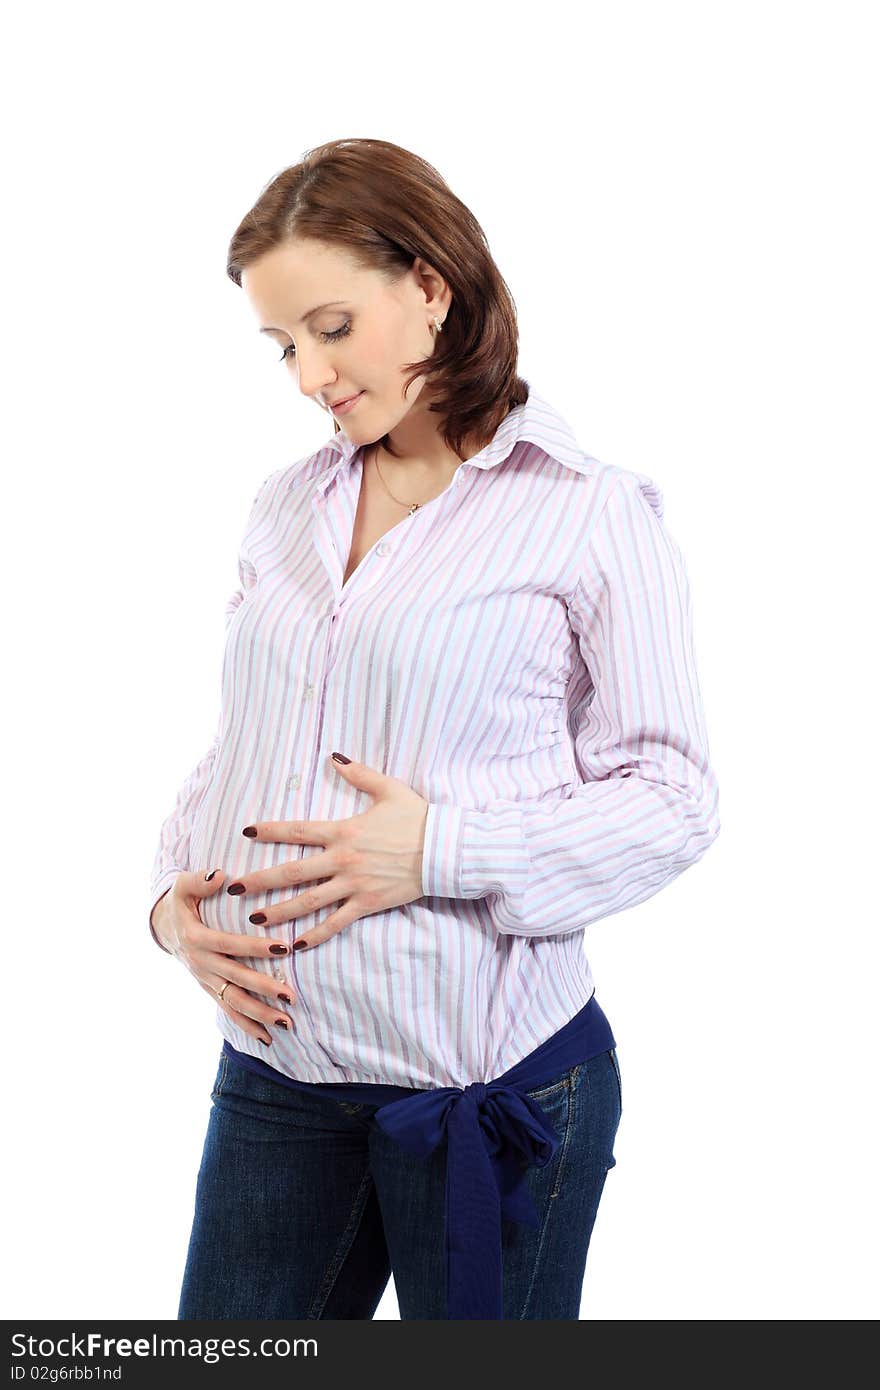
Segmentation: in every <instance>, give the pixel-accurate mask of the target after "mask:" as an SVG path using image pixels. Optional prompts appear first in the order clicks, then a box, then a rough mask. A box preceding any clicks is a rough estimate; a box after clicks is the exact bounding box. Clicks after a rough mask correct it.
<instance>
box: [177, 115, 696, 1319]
mask: <svg viewBox="0 0 880 1390" xmlns="http://www.w3.org/2000/svg"><path fill="white" fill-rule="evenodd" d="M227 271H228V274H229V276H230V278H231V279H232V280H233V281H234V283H235V284H236V285H238V286H240V287H241V289H242V290H243V292H244V293H245V295H246V297H247V300H248V302H249V304H250V306H251V307H252V308H253V310H254V314H255V317H256V320H257V328H258V331H259V333H260V334H261V335H262V340H263V341H265V342H271V343H272V344H274V345H275V349H276V351H277V356H278V360H279V362H280V363H283V364H284V367H283V368H282V370H285V371H287V372H289V373H290V375H291V377H292V378H293V381H294V383H295V385H296V386H297V387H298V389H299V390H300V391H301V392H302V393H303V394H304V395H305V396H306V397H307V398H308V399H309V400H310V401H313V402H314V403H315V404H316V405H317V406H318V407H319V408H321V409H323V410H325V411H327V412H328V414H329V415H330V416H331V417H332V418H333V421H334V433H333V436H332V437H331V438H330V439H328V441H327V443H326V444H324V445H323V446H322V447H321V448H320V449H318V450H317V451H316V452H313V453H310V454H309V455H308V456H306V457H304V458H300V459H299V460H298V461H297V462H295V463H293V464H291V465H290V466H288V467H284V468H281V469H279V470H278V471H276V472H274V473H272V474H271V475H270V476H269V477H268V478H266V479H265V481H264V482H263V483H262V484H261V486H260V488H259V490H258V492H257V495H256V497H255V499H254V502H253V507H252V510H251V513H250V517H249V519H248V521H247V525H246V528H245V531H244V537H243V541H242V545H241V550H240V554H239V576H240V587H239V588H238V589H237V590H236V592H235V594H234V595H233V597H232V599H231V601H230V603H229V606H228V609H227V631H226V648H225V654H224V661H223V672H222V701H221V712H220V721H219V728H218V730H217V734H216V737H215V739H214V741H213V743H212V745H211V747H210V749H209V750H208V752H207V753H206V755H205V756H204V757H203V758H202V759H201V761H200V762H199V763H198V764H197V766H196V767H195V768H194V770H193V771H192V773H191V774H190V775H189V777H188V778H187V780H186V781H185V782H184V784H183V786H182V787H181V789H180V791H179V793H178V795H177V799H176V803H175V805H174V808H173V810H172V811H171V814H170V815H169V816H168V818H167V819H166V821H165V823H164V825H163V826H162V829H161V834H160V839H159V846H158V850H157V853H156V859H155V865H154V870H153V876H152V882H151V885H150V907H151V913H150V926H151V929H152V930H153V933H154V936H155V938H156V940H157V942H158V944H159V945H160V946H161V947H162V948H163V949H164V950H166V951H168V952H169V953H170V954H171V955H173V956H176V957H177V959H178V960H179V961H180V962H181V963H182V964H183V965H184V966H185V967H186V968H187V969H188V970H189V971H190V972H191V974H192V975H193V976H194V977H195V979H196V981H197V982H198V983H199V985H200V986H201V987H202V989H203V990H205V991H206V992H207V993H209V994H210V995H211V997H212V998H213V999H214V1001H215V1004H216V1016H217V1023H218V1025H219V1028H220V1032H221V1034H222V1036H223V1044H222V1050H221V1053H220V1058H219V1065H218V1069H217V1073H216V1078H215V1081H214V1086H213V1090H212V1096H211V1098H212V1107H211V1113H210V1117H209V1122H208V1129H207V1135H206V1138H205V1146H204V1152H203V1156H202V1162H201V1166H200V1169H199V1173H198V1179H197V1183H196V1195H195V1212H194V1219H193V1226H192V1233H191V1236H190V1242H189V1250H188V1256H187V1261H186V1268H185V1271H184V1276H183V1286H182V1289H181V1295H180V1305H179V1311H178V1317H179V1318H199V1319H201V1318H243V1319H251V1318H256V1319H268V1318H272V1319H277V1318H294V1319H297V1318H371V1317H372V1316H373V1315H374V1313H375V1310H376V1307H377V1305H378V1303H379V1300H380V1299H381V1297H382V1293H383V1291H384V1289H385V1287H386V1285H387V1283H388V1280H389V1278H390V1277H391V1276H392V1275H393V1277H394V1285H395V1291H396V1294H397V1299H398V1304H399V1307H400V1315H401V1318H407V1319H424V1318H431V1319H435V1318H445V1319H462V1318H492V1319H500V1318H505V1319H507V1318H510V1319H513V1318H516V1319H520V1318H530V1319H534V1318H541V1319H560V1318H563V1319H577V1318H578V1317H579V1316H581V1293H582V1285H583V1279H584V1274H585V1269H586V1259H587V1250H588V1246H589V1242H590V1236H591V1232H592V1230H593V1225H594V1221H595V1219H596V1214H597V1210H598V1206H599V1200H600V1197H601V1195H602V1191H603V1188H604V1185H605V1180H606V1176H607V1174H608V1172H609V1170H610V1169H611V1168H612V1167H613V1166H614V1163H615V1158H614V1153H613V1145H614V1140H615V1136H616V1133H617V1129H618V1124H619V1121H620V1116H621V1084H620V1083H621V1078H620V1069H619V1064H618V1058H617V1049H616V1042H615V1038H614V1036H613V1034H612V1031H611V1027H610V1024H609V1022H608V1020H607V1018H606V1017H605V1015H604V1013H603V1012H602V1010H601V1008H600V1006H599V1003H598V1000H597V998H596V993H595V984H594V981H593V977H592V974H591V970H590V966H589V962H588V960H587V958H586V955H585V953H584V930H585V928H586V927H587V926H589V925H590V924H591V923H593V922H596V921H598V920H600V919H601V918H603V917H608V916H610V915H611V914H613V913H618V912H621V911H622V910H624V909H626V908H631V907H633V906H634V905H636V904H638V903H640V902H643V901H644V900H645V899H647V898H649V897H651V896H652V895H653V894H654V893H657V892H658V891H659V890H660V889H661V888H663V887H664V885H666V884H667V883H670V882H671V881H672V880H673V879H675V878H676V877H677V875H679V874H680V873H682V871H683V870H685V869H686V868H687V867H688V866H689V865H690V864H693V863H695V862H696V861H697V860H699V859H700V858H701V856H702V855H703V854H704V853H705V851H706V850H707V849H708V847H709V845H710V844H711V843H712V842H713V840H714V839H715V838H716V836H717V835H718V833H719V826H720V822H719V814H718V790H717V783H716V779H715V776H714V774H713V771H712V768H711V766H710V762H709V752H708V742H707V736H706V729H705V725H704V716H703V711H702V707H701V700H700V693H699V684H698V679H697V671H696V666H695V660H694V650H693V636H692V630H691V601H690V593H689V585H688V578H687V573H686V569H685V564H684V560H683V557H682V555H681V552H680V550H679V548H678V546H677V544H676V542H675V541H674V540H673V538H672V537H671V535H670V533H669V531H668V530H667V528H666V527H665V525H664V522H663V502H662V496H661V492H660V490H659V488H658V487H657V485H656V484H655V483H654V482H653V481H652V479H651V478H650V477H649V476H647V475H646V474H643V473H640V472H638V473H637V472H632V471H629V470H626V469H622V468H619V467H616V466H615V465H613V464H606V463H603V462H600V461H599V460H598V459H597V458H594V457H593V456H591V455H590V454H588V453H585V452H584V450H582V449H581V448H579V446H578V444H577V441H576V439H575V437H574V435H573V434H572V431H571V429H570V428H569V426H568V425H567V423H566V421H565V419H564V418H563V417H562V415H560V414H559V413H558V412H557V410H556V409H555V408H554V407H553V406H552V405H551V404H550V403H549V402H548V401H547V400H545V399H543V398H542V397H541V396H539V395H538V394H537V393H536V392H535V391H534V390H532V389H531V388H530V386H529V383H528V382H526V381H524V380H523V379H522V378H521V377H519V376H518V375H517V328H516V315H515V309H514V305H513V301H512V299H511V297H510V294H509V292H508V290H507V287H506V285H505V283H504V280H503V279H502V277H501V274H500V272H499V270H498V268H497V266H496V265H495V263H494V261H493V259H492V257H491V255H490V253H489V250H488V246H487V243H486V239H485V237H484V235H483V232H482V231H481V229H480V227H479V225H478V224H477V222H476V221H475V219H474V217H473V216H472V214H471V213H470V212H469V210H468V209H467V208H466V207H465V206H464V204H463V203H462V202H460V201H459V199H458V198H456V197H455V195H454V194H453V193H452V192H451V191H450V189H449V187H448V186H447V184H446V183H445V182H444V180H443V179H442V178H441V177H440V175H439V174H438V173H437V171H436V170H435V169H433V168H432V167H431V166H430V165H429V164H426V163H425V162H424V161H423V160H421V159H419V158H418V157H417V156H415V155H414V154H412V153H410V152H409V151H407V150H404V149H401V148H400V147H399V146H396V145H393V144H389V143H387V142H384V141H380V140H338V141H333V142H330V143H329V144H327V145H324V146H321V147H319V148H318V149H316V150H313V151H311V152H309V154H308V155H307V156H306V157H305V158H304V159H303V161H302V162H301V163H300V164H298V165H296V166H294V167H292V168H289V169H286V170H284V171H283V172H282V173H281V174H279V175H278V176H277V177H276V178H275V179H273V180H272V182H271V183H269V184H268V185H267V186H266V188H265V189H264V191H263V192H262V193H261V195H260V197H259V199H258V201H257V203H256V204H255V206H254V207H253V208H252V209H251V211H250V212H249V213H248V214H247V216H246V217H245V218H244V219H243V221H242V222H241V224H240V226H239V227H238V229H237V230H236V232H235V235H234V236H233V239H232V242H231V245H230V249H229V256H228V266H227ZM576 298H577V284H576V282H574V283H573V284H572V303H571V304H569V305H566V306H565V307H564V310H563V312H564V316H565V319H566V321H568V320H570V318H571V316H572V314H578V313H579V312H580V307H579V306H578V304H577V303H576Z"/></svg>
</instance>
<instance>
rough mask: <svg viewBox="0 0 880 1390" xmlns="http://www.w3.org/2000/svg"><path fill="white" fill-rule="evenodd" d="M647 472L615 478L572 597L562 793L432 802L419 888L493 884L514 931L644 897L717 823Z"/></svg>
mask: <svg viewBox="0 0 880 1390" xmlns="http://www.w3.org/2000/svg"><path fill="white" fill-rule="evenodd" d="M639 479H640V475H637V474H635V473H634V472H632V471H626V472H624V473H622V475H621V477H620V478H619V479H617V480H616V481H615V483H614V485H613V487H612V490H611V492H610V494H609V497H608V499H607V501H606V503H605V505H604V507H603V510H602V512H601V514H600V516H599V519H598V521H597V523H596V524H595V526H594V527H593V528H592V531H591V538H590V542H589V545H588V546H587V549H586V553H585V555H584V559H583V563H582V565H581V567H580V574H579V577H578V582H577V584H576V586H575V589H574V591H573V592H572V594H571V595H570V596H569V600H568V606H569V621H570V624H571V628H572V631H573V633H574V634H575V636H576V639H577V643H578V647H579V651H580V656H581V658H582V659H583V661H584V663H585V665H586V668H587V671H588V673H589V676H590V678H591V679H590V681H589V682H587V683H586V684H587V694H586V695H585V698H584V700H583V701H582V702H581V704H580V706H579V708H578V709H577V710H576V711H575V714H574V752H575V762H576V765H577V768H578V772H579V775H580V778H581V781H580V784H579V785H578V786H576V788H575V790H574V791H573V793H572V794H571V795H570V796H569V797H568V798H567V799H563V800H555V801H552V800H539V801H530V800H526V801H507V800H504V801H497V802H494V803H492V804H491V805H490V806H488V807H486V808H485V809H482V810H473V809H470V808H464V807H460V806H455V805H443V804H435V803H431V804H430V805H429V808H428V813H427V819H426V822H425V837H424V850H423V859H422V890H423V893H424V894H425V896H428V897H430V896H433V895H437V896H441V897H453V898H482V897H485V898H487V899H488V905H489V911H490V914H491V918H492V921H493V923H494V924H495V926H496V927H497V929H498V931H499V932H502V933H505V934H508V935H512V936H551V935H559V934H562V933H564V932H571V931H576V930H580V929H581V928H583V927H585V926H587V925H588V924H589V923H590V922H595V921H598V920H599V919H600V918H602V917H607V916H609V915H611V914H612V913H615V912H621V911H623V910H624V909H625V908H628V907H634V906H635V905H636V904H637V903H640V902H643V901H644V900H645V899H646V898H649V897H651V896H652V895H653V894H654V893H657V892H659V890H660V889H661V888H663V887H664V886H665V885H666V884H667V883H670V882H671V881H672V880H673V879H674V878H676V877H677V876H678V875H679V874H680V873H682V872H683V871H684V870H685V869H686V868H687V867H688V866H689V865H690V864H694V863H696V861H697V860H698V859H700V858H701V857H702V855H703V854H704V853H705V852H706V850H707V849H708V847H709V845H710V844H712V842H713V840H715V838H716V837H717V835H718V833H719V831H720V819H719V812H718V787H717V781H716V777H715V774H714V772H713V770H712V767H711V766H710V762H709V746H708V739H707V735H706V729H705V723H704V715H703V709H702V701H701V696H700V689H699V683H698V679H697V670H696V664H695V660H694V644H693V624H692V609H691V597H690V586H689V581H688V575H687V571H686V567H685V562H684V559H683V557H682V554H681V552H680V550H679V548H678V546H677V544H676V542H675V541H674V540H673V538H672V537H671V536H670V534H669V532H668V530H667V529H666V527H665V526H664V524H663V522H662V520H661V516H662V504H661V512H660V514H658V510H655V508H654V507H653V506H652V504H651V502H650V501H649V499H648V497H647V496H646V494H645V491H644V490H643V489H642V486H641V482H640V481H639ZM647 481H648V482H650V480H647Z"/></svg>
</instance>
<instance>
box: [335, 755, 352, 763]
mask: <svg viewBox="0 0 880 1390" xmlns="http://www.w3.org/2000/svg"><path fill="white" fill-rule="evenodd" d="M330 756H331V757H333V758H335V759H336V761H337V762H338V763H350V762H351V758H347V757H346V756H345V754H344V753H331V755H330Z"/></svg>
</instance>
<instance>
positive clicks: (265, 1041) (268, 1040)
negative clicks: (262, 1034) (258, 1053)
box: [259, 1038, 272, 1047]
mask: <svg viewBox="0 0 880 1390" xmlns="http://www.w3.org/2000/svg"><path fill="white" fill-rule="evenodd" d="M259 1041H260V1042H261V1043H262V1044H263V1045H264V1046H265V1047H268V1046H269V1044H270V1042H271V1041H272V1039H271V1038H260V1039H259Z"/></svg>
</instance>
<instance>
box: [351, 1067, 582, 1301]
mask: <svg viewBox="0 0 880 1390" xmlns="http://www.w3.org/2000/svg"><path fill="white" fill-rule="evenodd" d="M375 1119H376V1123H377V1124H378V1125H380V1126H381V1128H382V1129H383V1130H384V1131H385V1133H386V1134H387V1135H389V1137H390V1138H391V1139H393V1140H395V1141H396V1143H398V1144H399V1145H400V1146H401V1148H403V1149H406V1151H407V1152H408V1153H411V1154H415V1156H416V1157H417V1158H427V1157H428V1156H429V1154H431V1153H433V1152H434V1150H435V1149H436V1147H437V1145H438V1144H439V1143H440V1142H441V1140H442V1139H443V1137H444V1135H445V1136H446V1138H447V1154H446V1300H447V1308H448V1317H449V1318H450V1319H452V1318H455V1319H460V1318H472V1319H474V1318H492V1319H498V1318H502V1317H503V1285H502V1262H501V1217H502V1216H504V1217H506V1218H507V1219H508V1220H510V1221H519V1222H522V1223H523V1224H524V1225H527V1226H531V1227H532V1228H533V1229H534V1228H536V1227H537V1226H538V1224H539V1218H538V1213H537V1211H536V1209H535V1203H534V1200H533V1198H532V1194H531V1192H530V1191H529V1188H528V1185H527V1183H526V1171H527V1169H528V1168H530V1167H532V1166H534V1167H536V1168H544V1167H545V1166H546V1165H547V1164H548V1163H549V1162H550V1160H551V1158H552V1157H553V1155H554V1154H555V1153H556V1150H557V1149H558V1148H559V1144H560V1140H559V1136H558V1135H557V1133H556V1131H555V1129H554V1128H553V1126H552V1125H551V1124H550V1122H549V1120H548V1119H547V1116H546V1115H545V1114H544V1111H543V1110H542V1109H541V1107H540V1105H539V1104H538V1102H537V1101H536V1100H533V1099H532V1098H531V1096H528V1095H526V1094H525V1092H524V1091H519V1090H517V1089H516V1087H514V1086H511V1085H510V1084H509V1083H506V1082H499V1081H490V1082H488V1083H484V1082H481V1081H475V1082H473V1083H472V1084H471V1085H470V1086H466V1087H465V1088H464V1090H463V1091H462V1090H459V1089H458V1088H457V1087H455V1086H441V1087H439V1088H437V1089H436V1090H430V1091H420V1092H418V1094H416V1095H413V1096H407V1097H405V1098H404V1099H403V1100H395V1101H392V1102H391V1103H390V1104H388V1105H383V1106H382V1107H381V1108H380V1109H378V1110H377V1111H376V1113H375Z"/></svg>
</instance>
